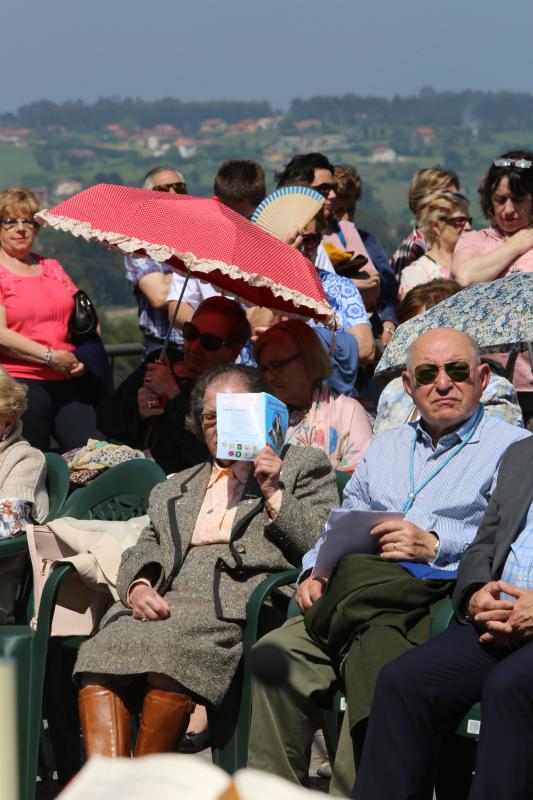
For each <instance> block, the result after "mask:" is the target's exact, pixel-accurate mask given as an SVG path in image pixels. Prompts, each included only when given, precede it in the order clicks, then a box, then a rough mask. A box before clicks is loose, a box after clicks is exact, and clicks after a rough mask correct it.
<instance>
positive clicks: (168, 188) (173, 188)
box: [152, 181, 187, 194]
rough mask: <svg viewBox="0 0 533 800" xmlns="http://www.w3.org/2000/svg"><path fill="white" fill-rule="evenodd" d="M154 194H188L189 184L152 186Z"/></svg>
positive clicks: (179, 182) (177, 183)
mask: <svg viewBox="0 0 533 800" xmlns="http://www.w3.org/2000/svg"><path fill="white" fill-rule="evenodd" d="M152 189H153V190H154V192H175V193H176V194H187V184H186V183H183V182H182V181H176V182H175V183H161V184H159V185H158V186H152Z"/></svg>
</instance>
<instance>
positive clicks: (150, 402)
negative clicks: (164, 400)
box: [146, 400, 159, 408]
mask: <svg viewBox="0 0 533 800" xmlns="http://www.w3.org/2000/svg"><path fill="white" fill-rule="evenodd" d="M158 402H159V401H158V400H147V401H146V405H147V406H148V408H155V407H156V405H157V404H158Z"/></svg>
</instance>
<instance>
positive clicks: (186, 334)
mask: <svg viewBox="0 0 533 800" xmlns="http://www.w3.org/2000/svg"><path fill="white" fill-rule="evenodd" d="M182 333H183V338H184V339H185V340H186V341H187V342H195V341H196V340H197V339H199V340H200V344H201V345H202V347H203V348H204V350H208V351H209V352H210V353H213V352H214V351H215V350H220V348H221V347H233V346H234V344H235V343H234V342H225V341H224V339H221V338H220V336H215V334H213V333H200V331H199V330H198V328H197V327H196V325H193V323H192V322H184V323H183V328H182Z"/></svg>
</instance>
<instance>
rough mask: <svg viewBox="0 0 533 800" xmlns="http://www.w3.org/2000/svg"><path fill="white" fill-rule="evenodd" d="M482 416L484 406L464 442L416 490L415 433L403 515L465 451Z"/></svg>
mask: <svg viewBox="0 0 533 800" xmlns="http://www.w3.org/2000/svg"><path fill="white" fill-rule="evenodd" d="M482 416H483V406H480V407H479V408H478V410H477V413H476V416H475V417H474V421H473V423H472V427H471V428H470V430H469V431H468V433H467V434H466V436H465V437H464V439H463V440H462V442H459V444H457V445H456V446H455V447H454V448H452V450H451V451H450V453H449V454H448V457H447V458H445V459H444V461H443V462H442V464H439V466H438V467H437V468H436V469H434V470H433V472H432V473H431V475H428V477H427V478H425V480H423V481H422V483H419V485H418V486H417V487H416V488H415V449H416V438H417V431H415V435H414V437H413V442H412V444H411V453H410V454H409V493H408V495H407V498H406V500H405V503H404V504H403V508H402V514H407V512H408V511H409V509H410V508H411V506H412V505H413V503H414V502H415V500H416V497H417V495H418V494H420V492H421V491H422V489H425V487H426V486H427V485H428V483H429V482H430V481H432V480H433V478H435V477H436V476H437V475H438V474H439V472H442V470H443V469H444V467H446V466H447V465H448V464H449V463H450V461H451V460H452V458H453V457H454V456H456V455H457V453H459V452H460V451H461V450H462V449H463V447H465V445H467V444H468V442H469V441H470V439H471V438H472V436H473V435H474V433H475V432H476V430H477V426H478V425H479V423H480V421H481V417H482Z"/></svg>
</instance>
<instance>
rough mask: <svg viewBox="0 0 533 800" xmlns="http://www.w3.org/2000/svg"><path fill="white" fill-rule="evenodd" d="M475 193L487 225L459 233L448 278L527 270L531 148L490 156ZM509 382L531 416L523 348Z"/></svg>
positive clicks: (531, 259)
mask: <svg viewBox="0 0 533 800" xmlns="http://www.w3.org/2000/svg"><path fill="white" fill-rule="evenodd" d="M479 195H480V201H481V209H482V211H483V213H484V215H485V217H487V219H489V220H490V222H491V225H490V226H489V227H488V228H483V229H482V230H480V231H466V232H465V233H463V235H462V236H461V238H460V239H459V241H458V242H457V245H456V248H455V252H454V257H453V262H452V268H451V275H452V278H454V279H455V280H456V281H457V282H458V283H459V284H460V285H461V286H470V285H471V284H473V283H481V282H483V281H491V280H494V279H495V278H503V277H504V276H505V275H508V274H509V273H511V272H533V226H532V221H533V152H530V151H528V150H512V151H511V152H509V153H504V154H503V155H502V156H500V157H499V158H495V159H494V161H493V162H492V165H491V167H490V169H489V171H488V172H487V174H486V176H485V178H484V179H483V181H482V183H481V186H480V188H479ZM503 358H504V359H505V362H507V361H508V360H509V356H504V357H503ZM514 358H515V357H514V356H511V359H513V360H514ZM512 363H513V362H512V361H511V363H510V366H512ZM509 371H511V370H509ZM512 382H513V384H514V385H515V387H516V389H517V391H518V398H519V400H520V405H521V406H522V410H523V411H524V417H525V418H526V419H527V418H529V417H531V416H533V373H532V371H531V364H530V361H529V356H528V355H526V354H525V353H520V354H519V355H518V357H517V358H516V363H515V364H514V370H513V371H512ZM524 395H525V396H524Z"/></svg>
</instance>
